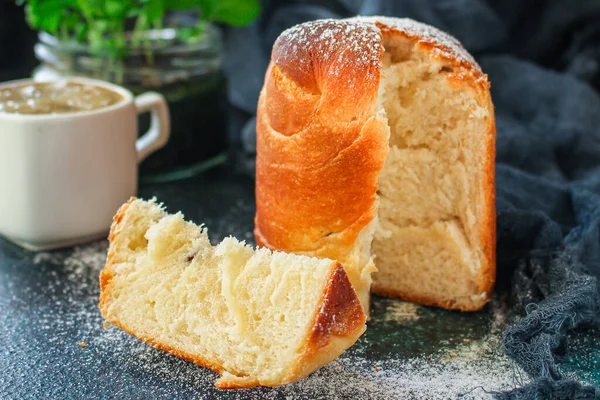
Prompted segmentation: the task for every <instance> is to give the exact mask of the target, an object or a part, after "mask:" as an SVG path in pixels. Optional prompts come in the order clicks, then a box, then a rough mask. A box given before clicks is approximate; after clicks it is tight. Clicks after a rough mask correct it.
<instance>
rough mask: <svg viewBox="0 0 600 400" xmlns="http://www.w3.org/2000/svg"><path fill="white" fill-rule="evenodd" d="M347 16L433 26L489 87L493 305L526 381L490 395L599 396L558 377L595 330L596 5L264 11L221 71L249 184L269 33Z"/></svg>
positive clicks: (516, 0)
mask: <svg viewBox="0 0 600 400" xmlns="http://www.w3.org/2000/svg"><path fill="white" fill-rule="evenodd" d="M357 14H361V15H389V16H399V17H410V18H414V19H417V20H420V21H423V22H426V23H429V24H432V25H434V26H437V27H438V28H441V29H443V30H445V31H448V32H449V33H451V34H453V35H454V36H456V37H457V38H458V39H459V40H460V41H461V42H462V43H463V44H464V45H465V47H466V48H467V49H468V50H469V51H471V53H472V54H473V55H474V56H475V57H476V59H477V60H478V61H479V62H480V64H481V65H482V68H483V70H484V71H485V72H486V73H488V74H489V78H490V81H491V83H492V98H493V101H494V105H495V107H496V117H497V132H498V139H497V172H496V179H497V192H496V195H497V212H498V215H497V217H498V228H497V230H498V231H497V234H498V235H497V236H498V248H497V257H498V262H497V266H498V283H497V289H496V295H497V296H499V297H502V298H505V299H508V300H507V301H508V302H509V304H510V309H511V313H512V315H513V316H515V318H514V322H513V323H512V324H510V325H509V326H508V327H507V328H506V330H505V332H504V337H503V344H504V349H505V353H506V354H507V355H508V357H510V358H511V359H512V360H513V361H515V362H516V363H517V364H518V365H519V366H520V367H521V368H523V369H524V370H525V372H526V373H527V374H528V375H529V376H530V377H531V378H532V382H531V383H530V384H528V385H526V386H524V387H521V388H516V389H514V390H512V391H510V392H506V393H498V394H496V396H497V397H498V398H501V399H584V398H585V399H594V398H595V399H600V391H599V390H598V388H594V387H590V386H585V385H581V384H579V383H577V382H573V381H570V380H569V379H567V378H565V377H564V376H562V374H561V373H560V367H559V364H558V360H559V359H560V355H561V354H562V352H564V351H565V350H564V349H565V341H566V333H567V332H568V331H571V330H573V329H574V328H582V327H583V328H586V327H587V328H589V329H598V328H599V327H600V297H599V294H598V293H599V281H598V278H599V277H600V230H599V227H600V96H599V94H598V89H599V88H600V1H597V0H588V1H584V0H579V1H571V0H546V1H533V0H532V1H521V0H488V1H485V0H453V1H451V0H375V1H366V0H365V1H362V0H338V1H325V2H322V1H320V2H317V1H313V2H310V1H297V2H281V1H271V2H268V1H267V2H265V12H264V13H263V16H262V17H261V20H260V21H258V22H257V23H256V24H254V25H253V26H251V27H249V28H246V29H243V30H237V31H235V32H233V31H231V32H229V34H228V36H227V39H228V40H227V58H226V65H227V63H228V62H229V61H233V60H243V63H242V68H239V67H237V66H236V69H235V70H234V69H233V68H232V69H231V70H229V71H228V73H229V78H230V82H231V85H230V93H229V97H230V100H231V101H232V103H233V104H234V105H235V106H236V107H238V108H239V109H240V111H241V114H242V115H245V116H246V118H248V121H247V122H246V124H245V126H244V128H243V129H242V130H241V132H243V133H242V134H241V135H240V138H241V139H240V140H241V149H242V152H241V153H242V155H243V157H242V158H243V162H242V163H241V164H240V165H243V169H244V170H245V171H246V172H247V173H248V174H250V175H253V173H254V169H253V168H254V162H253V160H254V155H255V151H256V147H255V130H254V124H255V120H254V118H253V115H254V113H255V111H256V101H257V99H258V93H259V91H260V88H261V86H262V81H263V75H264V72H265V69H266V66H267V63H268V60H269V55H270V49H271V46H272V44H273V42H274V41H275V39H276V37H277V36H278V34H279V33H280V32H281V31H282V30H284V29H285V28H288V27H290V26H292V25H294V24H297V23H300V22H303V21H307V20H313V19H319V18H339V17H348V16H352V15H357ZM228 65H232V64H228ZM237 65H239V64H237ZM599 332H600V330H599Z"/></svg>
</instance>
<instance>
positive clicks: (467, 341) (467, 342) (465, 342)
mask: <svg viewBox="0 0 600 400" xmlns="http://www.w3.org/2000/svg"><path fill="white" fill-rule="evenodd" d="M463 343H464V344H471V341H470V340H469V339H465V340H463Z"/></svg>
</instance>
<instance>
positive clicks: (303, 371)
mask: <svg viewBox="0 0 600 400" xmlns="http://www.w3.org/2000/svg"><path fill="white" fill-rule="evenodd" d="M135 200H136V199H135V198H131V199H130V200H129V201H128V202H127V203H125V204H124V205H123V206H121V208H120V209H119V211H118V212H117V214H116V215H115V217H114V218H113V224H112V226H111V231H110V234H109V241H110V247H109V250H108V257H107V263H106V266H105V267H104V269H103V270H102V271H101V274H100V302H99V307H100V310H101V313H102V316H103V317H104V318H105V320H106V321H108V322H110V323H111V324H113V325H115V326H117V327H119V328H120V329H122V330H123V331H125V332H127V333H129V334H130V335H132V336H134V337H137V338H138V339H140V340H142V341H144V342H146V343H148V344H149V345H151V346H153V347H155V348H157V349H160V350H164V351H167V352H169V353H171V354H173V355H175V356H177V357H181V358H183V359H185V360H188V361H190V362H193V363H195V364H197V365H200V366H202V367H205V368H209V369H211V370H213V371H215V372H217V373H219V374H224V373H225V372H226V371H225V369H224V367H223V366H222V365H220V364H219V363H216V362H212V361H211V360H208V359H206V358H204V357H202V356H200V355H197V354H190V353H187V352H184V351H181V350H179V349H177V348H174V347H172V346H169V345H168V344H166V343H164V342H161V341H159V340H157V339H156V338H153V337H152V336H150V335H147V334H144V333H143V332H135V331H133V329H130V328H129V327H127V326H125V325H123V324H121V323H120V322H119V320H118V317H117V316H113V315H111V314H110V312H109V307H110V294H111V292H110V282H111V280H112V279H113V278H114V277H115V265H114V260H115V258H116V254H115V249H114V248H113V242H114V240H115V239H116V236H117V234H118V233H117V232H118V227H119V225H120V224H121V223H122V221H123V219H124V217H125V214H126V213H127V210H128V209H129V206H130V205H131V203H132V202H133V201H135ZM319 304H320V308H319V309H317V310H316V311H315V316H314V319H313V321H314V322H313V323H312V324H310V325H309V326H312V328H311V329H309V332H308V334H307V336H306V338H305V343H304V344H303V345H302V346H301V350H300V352H299V354H298V359H297V362H296V363H295V365H293V366H292V368H291V372H290V373H289V374H288V376H287V377H285V378H284V379H283V380H278V381H266V382H265V381H259V380H258V379H257V378H255V377H246V376H243V374H242V373H241V371H233V370H229V371H227V372H228V373H230V374H231V375H228V376H222V377H221V378H220V379H219V380H217V381H216V383H215V385H216V386H217V387H218V388H221V389H233V388H245V387H253V386H279V385H282V384H285V383H289V382H293V381H295V380H298V379H301V378H303V377H304V376H306V375H308V374H310V373H312V372H314V371H315V370H317V369H318V368H320V367H321V366H323V365H325V364H326V363H327V362H329V361H331V360H333V359H334V358H337V357H338V356H339V355H340V354H341V353H342V352H343V351H344V350H346V349H347V348H348V347H350V346H351V345H352V344H354V343H355V342H356V340H357V339H358V338H359V337H360V335H361V334H362V333H363V332H364V330H365V320H366V316H365V314H364V312H363V309H362V307H361V306H360V303H359V301H358V297H357V296H356V292H355V291H354V289H353V287H352V285H351V284H350V282H349V280H348V276H347V275H346V272H345V271H344V269H343V267H342V266H341V265H340V264H339V263H337V262H334V261H332V266H331V272H330V278H329V280H328V282H327V284H326V285H325V288H324V290H323V294H322V296H321V301H320V303H319Z"/></svg>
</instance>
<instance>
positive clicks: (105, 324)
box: [102, 321, 110, 329]
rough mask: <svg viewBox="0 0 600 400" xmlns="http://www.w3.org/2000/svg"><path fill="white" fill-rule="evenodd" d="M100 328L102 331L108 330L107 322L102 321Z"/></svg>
mask: <svg viewBox="0 0 600 400" xmlns="http://www.w3.org/2000/svg"><path fill="white" fill-rule="evenodd" d="M102 326H103V327H104V329H108V328H110V327H109V326H108V322H106V321H102Z"/></svg>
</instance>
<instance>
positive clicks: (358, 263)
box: [255, 17, 495, 311]
mask: <svg viewBox="0 0 600 400" xmlns="http://www.w3.org/2000/svg"><path fill="white" fill-rule="evenodd" d="M494 157H495V123H494V110H493V105H492V101H491V96H490V92H489V83H488V80H487V76H486V75H485V74H484V73H483V72H482V71H481V69H480V67H479V65H478V64H477V63H476V62H475V61H474V60H473V58H472V57H471V56H470V55H469V54H468V53H467V52H466V51H465V49H464V48H463V47H462V46H461V45H460V43H459V42H458V41H457V40H456V39H454V38H452V37H451V36H449V35H447V34H445V33H443V32H441V31H439V30H437V29H435V28H432V27H430V26H427V25H424V24H421V23H418V22H415V21H412V20H409V19H397V18H386V17H357V18H352V19H348V20H320V21H313V22H308V23H304V24H301V25H297V26H295V27H293V28H290V29H288V30H286V31H285V32H283V33H282V34H281V36H280V37H279V38H278V39H277V41H276V42H275V44H274V47H273V52H272V56H271V63H270V65H269V67H268V70H267V72H266V76H265V83H264V87H263V89H262V91H261V95H260V99H259V104H258V114H257V162H256V203H257V210H256V218H255V237H256V241H257V243H258V244H260V245H263V246H267V247H270V248H272V249H277V250H282V251H286V252H295V253H298V254H306V255H314V256H318V257H328V258H332V259H336V260H339V261H340V262H341V263H342V264H343V265H344V268H345V269H346V272H347V273H348V276H349V278H350V281H351V282H352V284H353V286H354V288H355V289H356V291H357V293H358V295H359V298H360V299H361V303H362V304H363V307H364V308H365V310H368V304H369V290H370V288H371V273H372V272H374V271H375V270H376V269H375V266H376V267H377V271H378V272H376V273H375V274H373V284H372V290H373V292H374V293H377V294H381V295H385V296H393V297H400V298H403V299H406V300H410V301H415V302H419V303H422V304H427V305H434V306H440V307H444V308H448V309H460V310H464V311H470V310H478V309H480V308H481V307H483V306H484V305H485V304H486V303H487V302H488V301H489V300H490V297H491V292H492V288H493V285H494V280H495V204H494Z"/></svg>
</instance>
